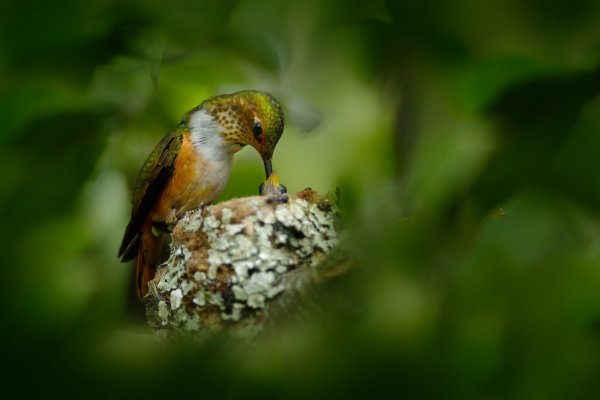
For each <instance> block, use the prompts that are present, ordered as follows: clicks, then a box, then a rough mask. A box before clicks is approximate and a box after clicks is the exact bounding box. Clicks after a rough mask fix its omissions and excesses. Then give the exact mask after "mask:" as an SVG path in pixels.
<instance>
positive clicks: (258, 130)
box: [252, 119, 263, 142]
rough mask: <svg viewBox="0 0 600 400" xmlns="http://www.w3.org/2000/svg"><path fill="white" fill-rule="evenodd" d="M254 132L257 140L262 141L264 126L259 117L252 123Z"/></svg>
mask: <svg viewBox="0 0 600 400" xmlns="http://www.w3.org/2000/svg"><path fill="white" fill-rule="evenodd" d="M252 132H253V133H254V137H255V138H256V140H257V141H259V142H260V141H261V139H262V133H263V128H262V124H261V123H260V121H259V120H257V119H255V120H254V125H252Z"/></svg>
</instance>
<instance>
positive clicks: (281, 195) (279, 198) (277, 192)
mask: <svg viewBox="0 0 600 400" xmlns="http://www.w3.org/2000/svg"><path fill="white" fill-rule="evenodd" d="M258 192H259V193H260V195H261V196H269V198H268V199H267V201H268V202H277V203H287V201H288V196H287V188H286V187H285V185H284V184H282V183H279V176H278V175H277V171H273V172H272V173H271V175H270V176H269V177H268V178H267V180H266V181H265V182H264V183H261V184H260V186H259V187H258Z"/></svg>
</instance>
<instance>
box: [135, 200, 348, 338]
mask: <svg viewBox="0 0 600 400" xmlns="http://www.w3.org/2000/svg"><path fill="white" fill-rule="evenodd" d="M338 231H339V227H338V222H337V211H336V208H335V207H334V205H333V204H332V203H331V202H330V201H329V200H328V199H327V198H323V197H320V196H318V195H316V194H315V193H314V192H312V191H311V190H309V189H307V190H304V191H302V192H300V193H298V194H297V195H295V196H290V197H289V198H287V197H284V198H279V199H273V198H268V197H264V196H256V197H246V198H240V199H234V200H230V201H227V202H223V203H219V204H216V205H213V206H209V207H205V208H203V209H199V210H195V211H191V212H189V213H187V214H186V215H185V216H184V217H183V218H182V219H181V220H180V221H178V223H177V224H176V226H175V228H174V230H173V240H172V244H171V253H170V257H169V259H168V261H167V262H165V263H163V264H162V265H161V266H160V267H159V269H158V271H157V274H156V276H155V278H154V279H153V280H152V281H151V282H150V285H149V286H150V291H149V293H148V295H147V296H146V298H145V299H144V303H145V304H146V310H147V317H148V322H149V323H150V325H151V326H152V327H153V328H154V329H155V330H157V331H159V332H162V333H163V334H167V335H169V336H173V335H176V336H180V335H194V336H198V335H203V334H207V333H211V332H215V331H222V330H226V331H228V332H230V333H239V334H243V335H250V336H252V335H254V334H255V333H257V332H259V331H261V330H262V329H263V328H264V326H265V324H266V323H269V322H270V320H271V319H273V318H274V317H276V316H277V315H279V314H281V313H282V310H284V309H286V308H287V306H286V304H288V303H293V302H297V301H301V300H302V299H301V297H302V293H303V291H304V290H305V289H306V288H307V287H310V286H314V284H315V283H316V282H319V281H321V280H322V279H323V278H324V277H325V276H327V275H328V273H331V271H327V270H325V268H323V267H322V266H323V265H325V264H327V263H323V262H322V261H323V260H325V259H326V258H327V257H328V255H329V254H330V253H331V252H332V251H333V250H334V249H335V248H336V246H337V243H338Z"/></svg>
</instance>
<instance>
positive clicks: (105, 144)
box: [0, 0, 600, 399]
mask: <svg viewBox="0 0 600 400" xmlns="http://www.w3.org/2000/svg"><path fill="white" fill-rule="evenodd" d="M238 89H262V90H266V91H269V92H271V93H273V94H274V95H275V96H276V97H278V98H279V99H280V100H281V102H282V103H283V104H284V107H285V111H286V117H287V119H286V130H285V134H284V136H283V138H282V140H281V141H280V144H279V146H278V149H277V152H276V154H275V157H274V165H275V168H276V169H277V170H278V172H279V174H280V176H281V178H282V180H283V182H284V183H285V184H286V185H287V187H288V189H289V190H290V191H291V192H295V191H298V190H301V189H303V188H305V187H307V186H310V187H312V188H313V189H315V190H318V191H319V192H322V193H326V192H333V191H334V190H335V188H336V187H339V189H340V193H341V206H342V209H343V211H344V218H345V221H344V224H345V228H346V239H345V242H344V247H345V248H346V249H347V251H348V253H349V254H350V255H351V257H352V259H353V260H354V262H355V265H356V267H357V268H356V270H355V272H353V273H352V274H349V275H348V276H347V277H346V278H344V279H340V280H339V282H337V283H335V284H332V285H330V286H327V287H326V289H325V290H324V292H325V293H322V294H321V297H320V302H319V303H320V304H318V307H316V308H315V310H318V311H315V312H312V313H308V314H307V315H303V316H302V318H295V317H296V316H293V315H292V316H290V317H291V318H290V321H289V322H288V323H285V324H283V325H282V326H281V327H280V328H278V329H276V330H275V331H273V332H270V333H269V334H267V335H266V336H265V337H262V338H260V339H259V340H257V341H256V343H253V344H248V343H245V342H239V341H236V340H228V339H223V338H220V339H216V340H214V341H210V342H208V343H204V344H196V345H189V344H172V345H164V344H159V343H158V342H156V341H155V340H154V338H153V336H152V334H151V332H150V331H149V329H148V328H147V327H146V326H145V325H144V323H143V321H141V320H140V318H139V316H136V315H138V314H136V306H135V304H134V305H133V306H132V304H131V301H130V297H131V296H130V293H131V287H130V279H131V276H132V269H133V266H132V265H123V264H121V263H119V261H118V260H117V257H116V253H117V248H118V245H119V243H120V240H121V237H122V233H123V229H124V227H125V224H126V222H127V220H128V216H129V212H130V208H129V193H130V188H131V187H132V183H133V181H134V179H135V176H136V174H137V171H138V169H139V167H140V165H141V163H142V162H143V160H144V159H145V157H146V156H147V154H148V153H149V152H150V150H151V149H152V147H153V146H154V145H155V144H156V143H157V142H158V141H159V140H160V138H161V137H162V136H163V135H164V134H165V133H167V132H168V131H169V129H171V128H172V127H174V126H175V125H176V124H177V122H178V121H179V119H180V117H181V116H182V114H183V113H184V112H185V111H187V110H188V109H190V108H191V107H193V106H195V105H196V104H198V103H199V102H201V101H202V100H203V99H205V98H207V97H209V96H211V95H214V94H218V93H225V92H231V91H235V90H238ZM599 92H600V2H598V1H596V0H583V1H567V0H556V1H552V2H547V1H538V0H534V1H525V2H524V1H517V0H503V1H498V0H492V1H485V2H481V1H471V0H453V1H429V2H419V1H413V0H406V1H402V0H390V1H382V0H375V1H354V0H346V1H342V0H339V1H321V0H304V1H301V2H300V1H275V0H258V1H249V0H246V1H243V0H240V1H238V0H226V1H219V2H217V1H193V0H183V1H153V0H143V1H142V0H125V1H122V0H112V1H94V0H92V1H87V2H82V1H78V0H57V1H53V2H41V1H39V2H28V1H3V2H2V3H0V143H1V146H0V185H1V186H0V188H1V195H0V213H1V214H0V216H1V218H0V221H1V223H2V229H1V232H2V234H1V237H2V240H1V241H0V257H1V260H2V261H1V265H2V275H1V281H2V288H1V290H0V293H1V295H0V298H1V310H2V312H1V321H2V322H1V325H0V338H1V340H2V345H3V346H2V347H3V350H2V361H3V364H4V368H3V369H4V372H2V375H1V376H2V378H0V380H2V381H5V383H4V384H3V388H2V391H3V392H10V391H12V390H17V391H18V392H17V393H20V394H22V395H29V394H38V395H43V396H45V397H53V396H54V395H60V396H62V397H64V396H68V395H77V396H78V397H83V396H86V397H88V396H91V397H105V396H111V397H129V398H131V397H132V396H134V397H165V396H169V397H171V396H174V395H181V393H188V394H191V395H193V396H194V397H196V398H201V397H205V398H237V397H256V396H259V395H260V396H262V397H284V398H303V397H307V396H312V397H332V398H333V397H336V398H337V397H342V396H344V397H354V396H360V397H366V396H369V397H373V396H375V395H377V396H382V395H387V396H389V397H394V398H478V399H481V398H489V399H495V398H498V399H500V398H521V399H551V398H558V399H564V398H586V399H590V398H600V397H599V396H600V381H599V380H598V377H599V376H600V168H599V164H600V97H599ZM262 178H263V177H262V167H261V163H260V161H259V157H258V155H257V154H256V152H255V151H254V150H253V149H245V150H243V151H242V152H241V153H240V154H238V155H237V156H236V160H235V163H234V169H233V173H232V177H231V180H230V183H229V184H228V186H227V188H226V190H225V193H223V195H222V196H221V197H222V198H231V197H233V196H243V195H250V194H255V193H256V191H257V186H258V184H259V183H260V181H261V180H262ZM137 311H139V309H138V310H137Z"/></svg>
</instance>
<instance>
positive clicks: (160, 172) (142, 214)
mask: <svg viewBox="0 0 600 400" xmlns="http://www.w3.org/2000/svg"><path fill="white" fill-rule="evenodd" d="M182 143H183V136H182V133H181V132H180V131H176V132H173V133H170V134H169V135H167V136H165V137H164V138H163V139H162V140H161V141H160V143H159V144H158V145H157V146H156V148H155V149H154V151H152V153H150V155H149V156H148V159H147V160H146V162H145V163H144V165H143V166H142V169H141V170H140V173H139V174H138V177H137V181H136V184H135V188H134V189H133V196H132V204H133V207H132V210H131V218H130V220H129V223H128V224H127V228H126V229H125V235H124V236H123V241H122V242H121V247H120V248H119V258H120V259H121V261H123V262H125V261H129V260H131V259H133V258H135V256H136V255H137V252H138V241H139V232H140V229H141V227H142V224H143V223H144V221H145V220H146V218H147V217H148V215H149V214H150V211H151V210H152V207H153V206H154V203H155V202H156V200H157V199H158V198H159V197H160V195H161V194H162V192H163V190H164V189H165V187H166V186H167V183H169V180H170V179H171V177H172V176H173V170H174V165H175V160H176V159H177V155H178V154H179V150H180V149H181V144H182Z"/></svg>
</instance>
